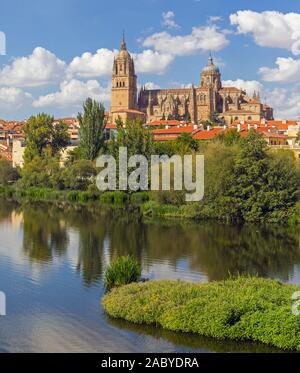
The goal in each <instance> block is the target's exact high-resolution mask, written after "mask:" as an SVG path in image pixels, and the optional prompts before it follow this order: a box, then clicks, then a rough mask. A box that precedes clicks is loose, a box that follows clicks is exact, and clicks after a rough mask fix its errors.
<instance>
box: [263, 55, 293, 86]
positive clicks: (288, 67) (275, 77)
mask: <svg viewBox="0 0 300 373" xmlns="http://www.w3.org/2000/svg"><path fill="white" fill-rule="evenodd" d="M275 64H276V65H277V67H275V68H270V67H266V66H264V67H261V68H260V69H259V73H260V74H261V77H262V79H263V80H265V81H268V82H280V83H289V82H299V81H300V60H295V59H293V58H291V57H289V58H284V57H278V58H277V59H276V62H275Z"/></svg>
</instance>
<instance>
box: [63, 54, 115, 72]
mask: <svg viewBox="0 0 300 373" xmlns="http://www.w3.org/2000/svg"><path fill="white" fill-rule="evenodd" d="M116 53H117V51H112V50H109V49H106V48H101V49H98V50H97V52H96V53H95V54H92V53H90V52H85V53H83V54H82V55H81V56H79V57H75V58H74V59H73V60H72V61H71V63H70V65H69V67H68V73H69V74H70V75H71V76H77V77H81V78H91V77H96V76H98V77H100V76H106V75H109V74H111V72H112V65H113V61H114V57H115V55H116Z"/></svg>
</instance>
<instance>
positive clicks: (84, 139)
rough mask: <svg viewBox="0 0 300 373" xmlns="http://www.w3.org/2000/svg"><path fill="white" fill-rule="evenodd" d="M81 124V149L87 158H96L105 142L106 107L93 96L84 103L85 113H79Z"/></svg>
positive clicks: (83, 155)
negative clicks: (93, 98)
mask: <svg viewBox="0 0 300 373" xmlns="http://www.w3.org/2000/svg"><path fill="white" fill-rule="evenodd" d="M78 121H79V124H80V145H79V146H80V149H81V150H80V151H81V155H82V157H83V158H85V159H89V160H94V159H95V158H96V157H97V156H98V154H99V151H100V149H101V147H102V146H103V144H104V140H105V139H104V128H105V109H104V106H103V105H102V104H100V103H98V102H96V101H95V100H92V99H91V98H87V100H86V101H85V103H84V104H83V115H82V114H81V113H79V114H78Z"/></svg>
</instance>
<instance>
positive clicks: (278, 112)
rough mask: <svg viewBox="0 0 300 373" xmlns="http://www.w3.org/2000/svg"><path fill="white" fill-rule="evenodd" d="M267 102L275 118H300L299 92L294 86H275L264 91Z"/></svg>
mask: <svg viewBox="0 0 300 373" xmlns="http://www.w3.org/2000/svg"><path fill="white" fill-rule="evenodd" d="M266 97H267V100H268V104H270V105H271V106H272V107H273V108H274V112H275V118H280V119H284V118H286V119H298V118H300V92H299V91H298V90H296V89H295V88H292V89H287V88H275V89H273V90H272V91H267V92H266Z"/></svg>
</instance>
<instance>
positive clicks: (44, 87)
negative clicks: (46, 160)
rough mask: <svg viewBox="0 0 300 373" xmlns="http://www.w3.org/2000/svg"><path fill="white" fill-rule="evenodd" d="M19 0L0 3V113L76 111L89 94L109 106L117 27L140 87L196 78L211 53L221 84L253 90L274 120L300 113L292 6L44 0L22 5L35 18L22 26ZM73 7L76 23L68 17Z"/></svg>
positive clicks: (10, 117) (165, 85) (19, 117)
mask: <svg viewBox="0 0 300 373" xmlns="http://www.w3.org/2000/svg"><path fill="white" fill-rule="evenodd" d="M18 2H19V1H17V0H15V1H11V2H8V1H6V0H4V1H3V5H2V8H3V9H2V13H1V15H0V30H1V31H3V32H4V33H5V35H6V42H7V46H6V56H2V55H1V56H0V118H1V119H6V120H13V119H16V120H22V119H26V118H28V117H29V116H30V115H32V114H36V113H37V112H40V111H45V112H49V113H53V115H55V116H56V117H70V116H73V117H74V116H76V115H77V112H78V111H79V110H80V107H81V105H82V102H83V101H84V100H85V98H86V97H89V96H90V97H92V98H93V99H96V100H97V101H101V102H103V103H104V104H105V106H106V109H107V110H109V107H110V97H111V84H110V82H111V72H112V64H113V59H114V57H115V56H116V54H117V52H118V49H119V43H120V35H121V34H122V30H123V29H125V32H126V40H127V46H128V50H129V52H130V53H131V55H132V57H133V60H134V63H135V66H136V72H137V75H138V88H140V87H141V86H144V85H145V86H146V87H147V88H148V89H155V88H159V89H163V88H172V87H174V88H177V87H184V86H186V87H187V86H190V85H191V84H195V85H198V84H199V79H200V77H199V74H200V71H201V70H202V68H203V67H204V66H205V65H206V63H207V58H208V56H209V53H210V52H211V53H212V55H213V58H214V60H215V62H216V64H217V65H218V66H219V68H220V70H221V73H222V78H223V79H222V83H223V85H224V86H236V87H237V88H240V89H244V90H246V91H247V93H248V94H249V95H252V94H253V91H254V90H256V91H259V92H260V96H261V100H262V102H265V101H267V103H268V104H270V105H271V106H273V107H274V117H275V118H278V119H282V118H287V119H298V118H299V117H300V93H299V73H300V60H299V58H298V52H297V43H298V39H297V35H298V34H297V32H299V30H298V28H299V26H297V24H300V22H298V21H299V20H300V6H298V8H297V5H296V6H295V4H281V3H279V1H273V2H270V1H265V2H264V5H263V6H262V5H260V4H259V2H258V1H253V3H252V4H251V7H249V8H244V7H241V6H240V4H239V2H237V1H230V2H228V3H227V4H225V5H224V7H223V8H222V11H221V10H220V9H219V8H218V6H217V2H216V1H211V2H210V4H206V3H204V2H202V1H195V0H189V7H187V8H184V6H183V5H182V2H179V1H172V2H171V1H164V2H162V1H158V0H151V1H150V0H148V1H146V0H145V1H141V2H137V1H132V2H130V4H126V6H125V5H124V4H123V3H122V2H120V1H117V2H116V3H115V7H116V9H117V10H118V11H116V10H115V11H114V10H113V6H112V4H105V3H102V4H100V5H99V3H100V2H95V1H93V0H89V1H88V5H89V7H87V8H88V9H84V6H83V3H81V5H80V6H79V3H80V2H79V1H76V3H78V4H77V6H76V7H72V6H71V2H70V1H66V2H64V6H62V5H60V4H59V3H58V2H57V1H54V2H53V3H51V7H49V5H48V6H47V2H46V1H45V2H43V7H42V6H39V5H36V4H35V7H34V9H35V12H34V14H31V15H30V14H27V10H26V9H25V10H24V12H25V13H24V14H22V16H25V17H26V15H27V16H28V18H29V19H31V18H32V17H35V21H36V22H35V23H34V24H30V25H28V26H27V27H26V28H25V30H24V29H22V31H21V27H20V26H21V24H20V23H19V22H18V19H20V17H21V12H20V10H18V11H17V13H16V12H15V13H14V11H13V8H14V4H17V3H18ZM30 2H32V0H31V1H30ZM291 6H293V8H291ZM75 8H76V9H75ZM250 8H251V9H250ZM17 9H20V7H17ZM80 12H81V16H80V23H77V22H74V20H75V19H76V16H78V14H79V13H80ZM113 12H114V13H113ZM297 12H298V13H297ZM130 13H133V16H130ZM109 14H114V25H113V26H112V24H111V23H110V24H109V21H108V20H107V19H106V18H107V17H106V16H108V15H109ZM12 15H14V18H15V22H14V27H12V25H11V24H10V23H9V19H10V17H12ZM142 15H143V19H142V20H141V19H140V16H142ZM53 17H56V18H55V19H56V21H57V22H56V23H58V26H57V27H56V29H54V28H53V19H54V18H53ZM131 17H134V20H135V22H131ZM62 19H64V23H63V25H62V24H61V21H62ZM110 19H111V18H110ZM132 19H133V18H132ZM250 21H251V22H250ZM276 23H277V26H276V27H277V29H276V33H274V32H272V30H273V28H274V24H276ZM42 24H43V26H42ZM278 24H279V25H280V32H279V31H278V27H279V26H278ZM74 25H75V26H76V27H74ZM37 30H41V31H40V32H37ZM109 30H110V32H108V31H109ZM71 31H72V32H71ZM58 35H59V40H58ZM29 40H30V42H29Z"/></svg>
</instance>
